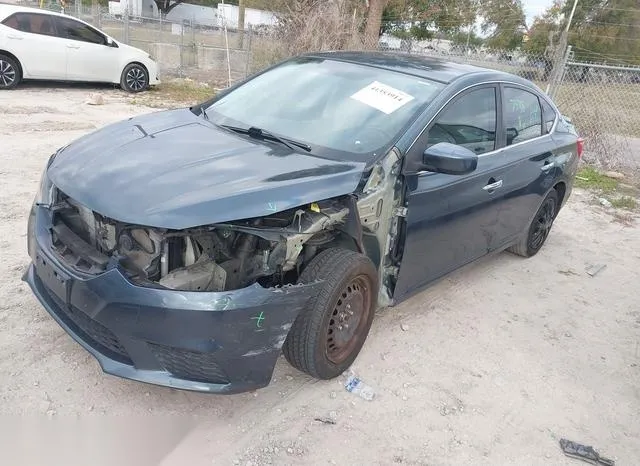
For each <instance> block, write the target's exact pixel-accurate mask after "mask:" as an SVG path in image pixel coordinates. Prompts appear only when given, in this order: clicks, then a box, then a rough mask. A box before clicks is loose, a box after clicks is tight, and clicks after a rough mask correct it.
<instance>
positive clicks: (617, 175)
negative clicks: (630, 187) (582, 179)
mask: <svg viewBox="0 0 640 466" xmlns="http://www.w3.org/2000/svg"><path fill="white" fill-rule="evenodd" d="M604 176H606V177H607V178H612V179H614V180H624V175H623V174H622V173H620V172H614V171H608V172H604Z"/></svg>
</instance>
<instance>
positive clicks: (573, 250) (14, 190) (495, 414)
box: [0, 86, 640, 466]
mask: <svg viewBox="0 0 640 466" xmlns="http://www.w3.org/2000/svg"><path fill="white" fill-rule="evenodd" d="M92 91H93V90H92V89H90V88H71V87H68V88H56V89H54V88H51V87H37V86H30V87H23V88H21V89H19V90H17V91H14V92H5V93H1V94H0V123H1V124H0V141H1V145H0V147H2V154H1V155H0V179H1V180H2V190H1V191H0V219H1V221H0V257H1V258H2V261H1V263H0V380H1V384H0V400H1V404H0V414H2V415H19V416H25V415H41V416H42V417H43V418H47V416H48V417H50V418H52V419H53V420H56V419H57V420H58V421H61V420H62V419H64V418H72V419H75V418H80V419H85V420H86V419H87V418H90V419H93V420H95V419H96V418H98V419H105V418H109V417H111V418H114V417H118V418H120V419H124V417H125V416H126V417H127V419H133V418H136V419H138V420H146V422H149V421H150V422H153V423H154V424H156V427H158V426H163V425H172V426H173V427H175V428H176V429H177V430H176V432H174V434H175V435H174V437H175V438H174V439H173V437H172V440H166V438H165V439H164V440H162V439H159V440H158V441H157V443H155V444H153V443H151V444H149V445H147V444H144V443H140V442H136V444H137V445H138V447H139V450H138V451H137V453H136V456H135V457H136V460H135V461H133V460H132V458H133V456H127V455H129V453H127V452H126V449H125V451H124V453H123V451H122V448H124V446H123V445H125V444H120V445H119V446H118V448H114V446H113V444H109V443H103V442H101V441H100V439H94V440H93V442H90V445H91V447H90V448H89V447H86V445H85V449H84V450H83V449H82V448H77V445H76V447H75V449H74V455H75V456H74V459H75V460H76V461H78V462H79V464H92V465H94V464H119V465H124V464H136V465H144V464H163V465H183V464H190V465H194V466H195V465H207V464H221V465H226V464H242V465H245V464H252V465H260V464H294V463H295V464H385V465H386V464H393V463H401V464H430V465H433V464H438V465H439V464H492V465H495V464H514V465H516V464H517V465H521V464H559V465H562V464H567V465H569V464H579V463H576V462H575V460H570V459H566V458H565V457H564V456H563V455H562V453H561V451H560V449H559V448H558V439H559V438H561V437H567V438H569V439H573V440H576V441H579V442H582V443H587V444H592V445H594V446H595V447H596V448H597V449H599V450H600V451H601V452H602V453H603V454H605V455H607V456H610V457H613V458H615V459H617V460H618V463H617V464H621V465H633V464H640V423H639V422H638V418H639V416H640V382H639V381H640V306H639V304H640V297H639V294H638V283H640V229H639V228H638V227H637V225H638V223H637V222H638V218H635V219H633V218H630V219H628V220H627V221H624V222H621V221H620V219H619V218H616V217H615V216H614V215H613V213H612V212H611V211H606V210H605V209H604V208H602V207H600V206H599V205H594V204H593V202H592V198H591V195H590V194H588V193H586V192H584V191H578V192H574V195H573V196H572V198H571V200H570V202H569V204H568V206H567V207H566V208H565V209H564V210H563V211H562V212H561V214H560V216H559V218H558V220H557V223H556V225H555V227H554V231H553V232H552V234H551V237H550V238H549V241H548V243H547V245H546V246H545V248H544V249H543V251H542V252H541V253H540V254H539V255H538V256H537V257H535V258H533V259H529V260H524V259H521V258H518V257H515V256H512V255H510V254H507V253H504V254H500V255H499V256H496V257H493V258H489V259H486V260H483V261H481V262H480V263H478V264H475V265H473V266H471V267H468V268H467V269H465V270H462V271H460V272H457V273H455V274H454V275H453V276H451V277H449V278H448V279H446V280H444V281H442V282H440V283H439V284H437V285H435V286H433V287H432V288H430V289H428V290H427V291H425V292H423V293H421V294H419V295H417V296H416V297H414V298H413V299H411V300H409V301H408V302H405V303H403V304H402V305H400V306H398V307H396V308H393V309H388V310H384V311H381V312H380V313H379V315H378V317H377V319H376V321H375V322H374V325H373V329H372V332H371V335H370V337H369V340H368V342H367V344H366V345H365V347H364V350H363V352H362V353H361V355H360V357H359V358H358V360H357V361H356V364H355V366H354V369H355V371H356V372H357V374H358V375H359V376H360V377H361V378H362V379H363V380H364V381H365V382H366V383H367V384H370V385H371V386H372V387H374V389H375V391H376V398H375V399H374V400H373V401H370V402H369V401H365V400H363V399H361V398H358V397H357V396H355V395H353V394H351V393H348V392H346V391H345V390H344V389H343V388H342V386H341V385H340V383H339V382H338V381H329V382H318V381H314V380H311V379H309V378H308V377H306V376H304V375H302V374H300V373H298V372H296V371H295V370H294V369H293V368H291V367H289V366H288V365H287V364H286V362H285V361H284V360H282V361H281V362H280V363H279V364H278V367H277V369H276V373H275V375H274V379H273V382H272V384H271V385H270V386H269V387H268V388H266V389H264V390H260V391H258V392H256V393H249V394H244V395H238V396H232V397H231V396H228V397H220V396H211V395H204V394H196V393H187V392H180V391H176V390H170V389H166V388H158V387H153V386H148V385H143V384H140V383H134V382H129V381H125V380H121V379H118V378H115V377H111V376H107V375H103V374H102V373H101V371H100V368H99V366H98V364H97V363H96V361H95V360H94V359H93V358H92V357H90V356H89V355H88V354H87V353H86V352H85V351H84V350H83V349H81V348H80V346H79V345H78V344H76V343H75V342H73V341H72V340H71V338H70V337H68V336H67V335H66V334H65V333H64V332H63V331H62V330H61V329H60V327H59V326H58V325H57V324H55V323H54V321H53V320H52V319H51V318H50V317H49V316H48V314H47V313H46V312H45V311H44V310H43V309H42V308H41V306H40V305H39V304H38V303H37V301H36V300H35V298H34V297H33V296H32V295H31V293H30V291H29V290H28V288H27V286H26V285H25V284H24V283H22V282H21V281H20V277H21V275H22V273H23V272H24V271H25V269H26V266H27V264H28V257H27V254H26V240H25V235H26V221H27V212H28V209H29V206H30V203H31V201H32V199H33V195H34V193H35V190H36V186H37V183H38V180H39V177H40V173H41V171H42V168H43V164H44V163H45V161H46V159H47V157H48V156H49V154H51V153H52V151H53V150H54V149H56V148H58V147H60V146H62V145H63V144H65V143H67V142H69V141H71V140H73V139H75V138H77V137H79V136H81V135H82V134H85V133H86V132H88V131H91V130H93V129H95V128H98V127H100V126H102V125H104V124H106V123H109V122H112V121H116V120H119V119H123V118H125V117H128V116H131V115H134V114H139V113H143V112H146V111H149V109H147V108H144V107H141V106H135V105H132V102H133V101H132V100H131V99H130V98H128V97H125V96H123V95H122V94H121V93H119V92H117V91H112V90H109V89H101V90H99V92H101V93H102V94H103V95H104V97H105V104H104V105H101V106H90V105H87V104H85V103H84V102H85V100H86V99H87V96H88V94H89V93H90V92H92ZM105 195H108V193H105ZM597 263H603V264H606V265H607V267H606V268H605V269H604V270H602V271H601V272H600V273H599V274H597V275H596V276H594V277H590V276H589V275H587V274H586V273H585V267H586V266H589V265H592V264H597ZM169 416H171V417H169ZM315 418H327V419H330V420H331V421H332V422H335V424H331V423H322V422H318V421H316V420H315ZM178 419H189V421H188V422H189V423H190V424H188V425H185V426H184V428H178V427H177V426H178V424H179V422H178ZM52 422H53V421H52ZM131 422H133V421H131ZM180 429H182V430H180ZM123 431H125V432H126V430H124V429H123ZM3 435H4V434H3ZM123 435H125V434H124V433H123ZM126 435H127V436H128V437H130V433H128V432H127V434H126ZM123 438H124V437H123ZM5 440H6V437H5ZM32 441H33V442H35V443H37V444H40V440H39V439H32ZM123 441H124V440H123ZM145 445H146V446H145ZM152 445H153V446H152ZM118 450H120V451H118ZM18 451H19V449H17V447H16V444H9V445H7V444H5V446H3V452H5V454H10V453H11V452H13V453H17V452H18ZM25 451H26V450H22V451H21V454H25V453H24V452H25ZM34 451H36V449H32V451H31V456H30V457H26V456H22V461H21V462H20V463H12V462H9V464H31V463H30V461H31V460H28V459H27V458H31V457H33V456H34V454H35V453H34ZM86 451H90V453H91V455H92V456H91V458H90V459H88V458H85V457H82V452H86ZM7 452H9V453H7ZM57 454H58V451H55V452H54V451H47V452H46V453H41V458H46V461H45V462H44V463H42V464H63V463H61V462H59V460H57V459H56V458H58V457H57V456H56V455H57ZM161 457H164V458H163V459H162V460H161V459H160V458H161ZM116 458H117V459H116ZM123 458H124V459H123ZM72 463H73V462H65V463H64V464H72ZM73 464H76V463H73Z"/></svg>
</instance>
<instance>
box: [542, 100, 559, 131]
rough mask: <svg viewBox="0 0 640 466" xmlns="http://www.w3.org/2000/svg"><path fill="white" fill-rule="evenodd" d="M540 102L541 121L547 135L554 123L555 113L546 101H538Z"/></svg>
mask: <svg viewBox="0 0 640 466" xmlns="http://www.w3.org/2000/svg"><path fill="white" fill-rule="evenodd" d="M540 102H542V119H543V121H544V128H545V132H546V133H548V132H550V131H551V128H553V123H554V122H555V121H556V111H555V110H554V109H553V107H552V106H551V105H549V103H548V102H547V101H546V100H544V99H540Z"/></svg>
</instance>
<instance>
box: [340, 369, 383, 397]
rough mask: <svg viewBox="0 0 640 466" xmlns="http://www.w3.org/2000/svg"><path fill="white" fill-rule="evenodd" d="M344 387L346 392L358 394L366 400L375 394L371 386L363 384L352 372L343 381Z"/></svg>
mask: <svg viewBox="0 0 640 466" xmlns="http://www.w3.org/2000/svg"><path fill="white" fill-rule="evenodd" d="M344 388H345V389H346V390H347V391H348V392H351V393H355V394H356V395H359V396H360V398H364V399H365V400H367V401H371V400H373V398H374V397H375V396H376V394H375V392H374V391H373V388H371V387H370V386H369V385H367V384H365V383H364V382H363V381H362V380H360V379H359V378H358V377H356V376H355V375H354V374H350V375H349V376H348V377H347V381H346V382H345V383H344Z"/></svg>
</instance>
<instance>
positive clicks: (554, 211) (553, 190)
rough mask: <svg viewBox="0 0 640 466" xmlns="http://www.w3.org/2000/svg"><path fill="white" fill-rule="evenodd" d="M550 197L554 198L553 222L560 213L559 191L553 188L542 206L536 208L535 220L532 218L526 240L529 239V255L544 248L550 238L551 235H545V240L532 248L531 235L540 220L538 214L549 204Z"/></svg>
mask: <svg viewBox="0 0 640 466" xmlns="http://www.w3.org/2000/svg"><path fill="white" fill-rule="evenodd" d="M550 199H551V200H553V220H552V222H553V221H555V218H556V216H557V215H558V193H557V192H556V190H555V189H552V190H551V191H549V193H548V194H547V195H546V197H545V198H544V200H543V201H542V204H540V207H538V210H536V214H535V216H534V217H533V220H531V224H530V225H529V230H528V232H527V238H526V241H527V255H528V256H534V255H536V254H537V253H538V252H539V251H540V250H541V249H542V247H543V246H544V245H545V243H546V242H547V238H549V235H548V234H547V236H546V237H545V239H544V241H543V242H542V244H540V246H539V247H538V248H532V247H531V235H533V231H534V229H535V227H536V223H537V221H538V216H539V215H540V212H541V210H542V209H543V208H544V206H545V205H546V204H547V202H549V200H550ZM551 227H553V223H552V225H551Z"/></svg>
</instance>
